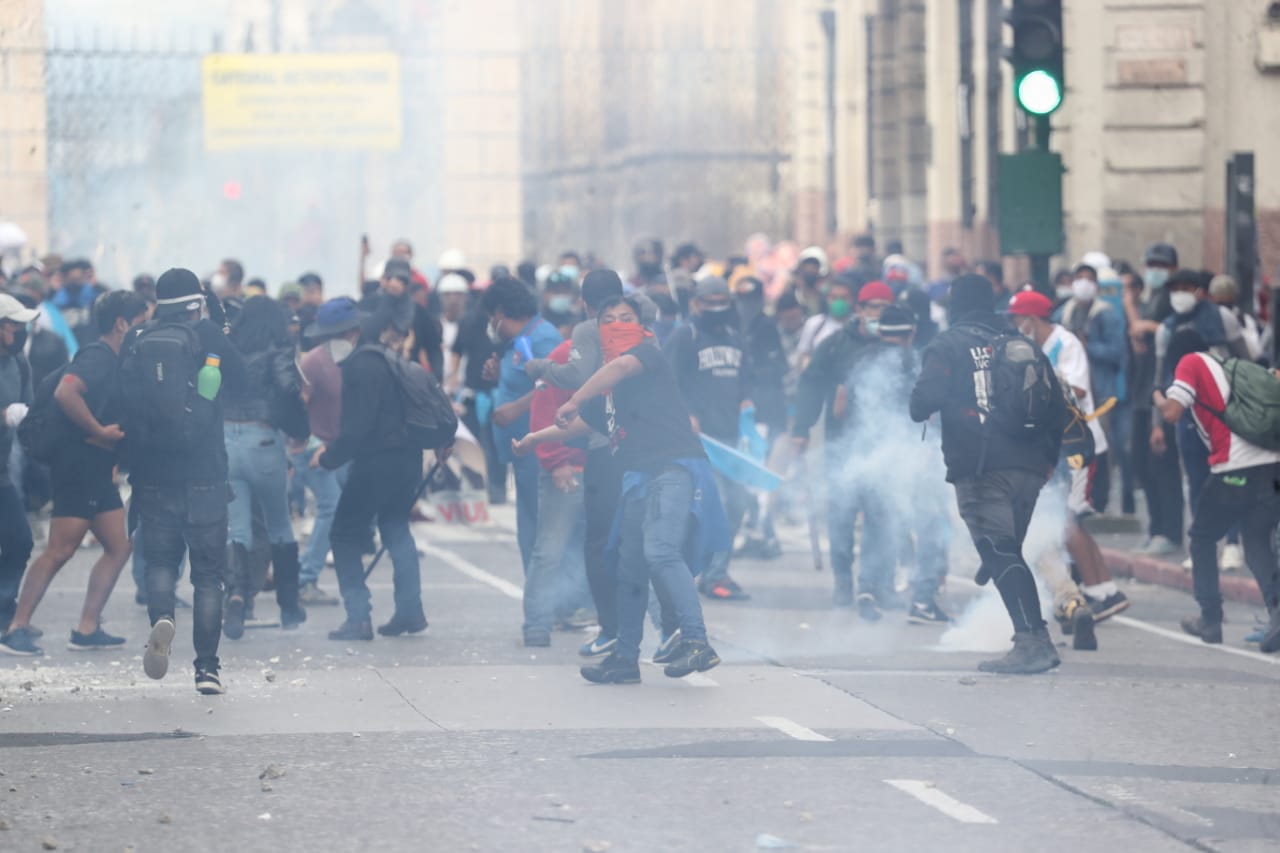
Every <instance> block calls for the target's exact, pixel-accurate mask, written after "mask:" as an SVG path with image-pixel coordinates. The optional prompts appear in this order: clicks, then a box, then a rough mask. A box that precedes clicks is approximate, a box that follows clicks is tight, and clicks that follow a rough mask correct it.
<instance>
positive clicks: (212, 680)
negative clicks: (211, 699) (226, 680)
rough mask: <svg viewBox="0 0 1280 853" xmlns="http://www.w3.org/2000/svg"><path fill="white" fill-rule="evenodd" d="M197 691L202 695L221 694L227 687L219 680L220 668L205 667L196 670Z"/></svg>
mask: <svg viewBox="0 0 1280 853" xmlns="http://www.w3.org/2000/svg"><path fill="white" fill-rule="evenodd" d="M196 692H197V693H199V694H200V695H201V696H221V695H222V694H223V693H226V692H227V688H225V687H223V686H222V682H221V681H219V680H218V670H216V669H213V668H203V669H197V670H196Z"/></svg>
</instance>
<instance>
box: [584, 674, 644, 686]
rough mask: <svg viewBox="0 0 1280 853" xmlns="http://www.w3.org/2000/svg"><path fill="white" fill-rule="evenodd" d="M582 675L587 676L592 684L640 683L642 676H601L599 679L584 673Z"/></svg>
mask: <svg viewBox="0 0 1280 853" xmlns="http://www.w3.org/2000/svg"><path fill="white" fill-rule="evenodd" d="M582 677H583V678H585V679H586V680H587V681H589V682H591V683H592V684H639V683H640V676H638V675H637V676H635V677H632V676H627V677H626V678H601V679H598V680H597V679H595V678H588V677H587V675H586V674H585V673H583V674H582Z"/></svg>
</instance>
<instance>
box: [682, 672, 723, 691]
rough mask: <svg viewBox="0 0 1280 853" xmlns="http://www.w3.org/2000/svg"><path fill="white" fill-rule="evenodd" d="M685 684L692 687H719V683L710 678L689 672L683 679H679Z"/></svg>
mask: <svg viewBox="0 0 1280 853" xmlns="http://www.w3.org/2000/svg"><path fill="white" fill-rule="evenodd" d="M680 680H681V681H683V682H684V683H685V684H692V685H693V686H694V687H719V686H720V683H719V682H718V681H716V680H715V679H714V678H711V677H710V676H707V675H703V674H702V673H700V672H691V673H689V674H688V675H686V676H685V677H684V678H682V679H680Z"/></svg>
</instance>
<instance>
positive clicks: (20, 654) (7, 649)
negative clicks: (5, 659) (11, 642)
mask: <svg viewBox="0 0 1280 853" xmlns="http://www.w3.org/2000/svg"><path fill="white" fill-rule="evenodd" d="M0 652H3V653H4V654H6V655H12V656H13V657H15V658H38V657H40V656H41V655H42V654H44V652H24V651H22V650H21V649H15V648H13V647H12V646H6V645H4V644H2V643H0Z"/></svg>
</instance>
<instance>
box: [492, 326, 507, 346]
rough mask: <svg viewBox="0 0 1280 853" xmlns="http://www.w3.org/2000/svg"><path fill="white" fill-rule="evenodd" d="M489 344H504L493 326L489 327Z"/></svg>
mask: <svg viewBox="0 0 1280 853" xmlns="http://www.w3.org/2000/svg"><path fill="white" fill-rule="evenodd" d="M489 343H492V344H502V343H506V341H505V340H504V339H503V337H502V335H501V334H500V333H499V332H498V330H497V328H495V327H494V326H493V324H490V325H489Z"/></svg>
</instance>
